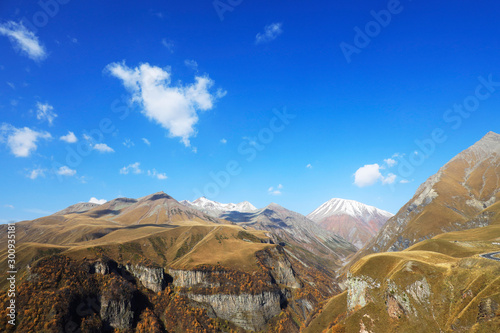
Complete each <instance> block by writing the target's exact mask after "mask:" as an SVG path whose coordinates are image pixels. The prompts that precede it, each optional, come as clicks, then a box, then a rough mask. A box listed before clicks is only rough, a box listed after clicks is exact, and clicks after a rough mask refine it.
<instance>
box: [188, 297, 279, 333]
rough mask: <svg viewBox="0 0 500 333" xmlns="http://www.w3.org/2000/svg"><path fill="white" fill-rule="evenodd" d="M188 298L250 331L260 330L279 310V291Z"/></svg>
mask: <svg viewBox="0 0 500 333" xmlns="http://www.w3.org/2000/svg"><path fill="white" fill-rule="evenodd" d="M186 296H188V297H189V298H190V299H192V300H194V301H197V302H201V303H206V304H208V305H210V307H211V308H212V309H213V311H214V313H215V314H216V315H217V317H219V318H222V319H225V320H228V321H230V322H232V323H234V324H235V325H238V326H239V327H242V328H244V329H246V330H251V331H261V330H264V329H265V328H266V324H267V322H268V321H269V320H270V319H271V318H273V317H274V316H276V315H278V314H279V313H280V312H281V298H282V296H281V293H280V292H279V291H278V292H263V293H260V294H256V295H251V294H240V295H222V294H215V295H198V294H187V295H186Z"/></svg>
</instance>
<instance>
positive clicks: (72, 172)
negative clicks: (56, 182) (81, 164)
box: [56, 166, 76, 177]
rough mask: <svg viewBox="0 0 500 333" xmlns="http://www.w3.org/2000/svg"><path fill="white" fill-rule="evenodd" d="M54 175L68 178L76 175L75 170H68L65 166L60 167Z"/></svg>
mask: <svg viewBox="0 0 500 333" xmlns="http://www.w3.org/2000/svg"><path fill="white" fill-rule="evenodd" d="M56 173H57V174H58V175H60V176H68V177H71V176H74V175H75V174H76V170H73V169H70V168H68V167H67V166H62V167H60V168H59V169H58V170H57V171H56Z"/></svg>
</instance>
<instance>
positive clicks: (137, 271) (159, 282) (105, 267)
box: [92, 258, 167, 292]
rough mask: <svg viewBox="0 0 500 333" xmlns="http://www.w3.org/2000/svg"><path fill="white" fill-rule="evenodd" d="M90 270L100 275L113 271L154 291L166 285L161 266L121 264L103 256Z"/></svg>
mask: <svg viewBox="0 0 500 333" xmlns="http://www.w3.org/2000/svg"><path fill="white" fill-rule="evenodd" d="M92 272H93V273H98V274H102V275H106V274H110V273H112V272H113V273H115V274H117V275H119V276H122V277H123V278H125V279H126V280H128V281H133V280H135V279H136V280H138V281H139V282H141V284H142V285H143V286H144V287H146V288H147V289H149V290H152V291H154V292H159V291H162V290H163V289H165V287H166V285H167V279H166V277H165V272H164V271H163V268H161V267H148V266H144V265H131V264H127V265H125V266H121V265H118V264H117V263H116V262H115V261H113V260H110V259H107V258H104V259H102V260H101V259H100V260H97V261H95V262H94V263H93V265H92ZM134 278H135V279H134Z"/></svg>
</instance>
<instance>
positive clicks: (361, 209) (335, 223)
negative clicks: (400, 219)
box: [307, 198, 393, 248]
mask: <svg viewBox="0 0 500 333" xmlns="http://www.w3.org/2000/svg"><path fill="white" fill-rule="evenodd" d="M392 216H393V214H391V213H389V212H386V211H384V210H381V209H378V208H376V207H373V206H368V205H365V204H363V203H361V202H358V201H354V200H346V199H339V198H334V199H331V200H328V201H327V202H325V203H324V204H322V205H321V206H320V207H318V208H317V209H316V210H314V211H313V212H312V213H310V214H309V215H307V217H308V218H309V219H310V220H313V221H314V222H316V223H318V224H319V225H320V226H322V227H323V228H325V229H327V230H331V231H333V232H335V233H337V234H339V235H340V236H342V237H344V238H345V239H347V240H348V241H350V242H351V243H353V244H354V245H355V246H357V247H358V248H361V247H363V246H364V245H365V244H366V243H367V242H368V241H369V240H370V239H371V238H372V237H373V236H375V235H376V234H377V232H378V230H379V229H380V228H381V227H382V226H383V225H384V223H385V222H386V221H387V220H388V219H390V218H391V217H392Z"/></svg>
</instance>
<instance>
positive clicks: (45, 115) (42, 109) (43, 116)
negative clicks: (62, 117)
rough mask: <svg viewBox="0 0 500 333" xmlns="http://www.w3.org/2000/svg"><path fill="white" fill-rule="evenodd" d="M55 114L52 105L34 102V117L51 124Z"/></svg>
mask: <svg viewBox="0 0 500 333" xmlns="http://www.w3.org/2000/svg"><path fill="white" fill-rule="evenodd" d="M56 117H57V114H56V113H55V112H54V107H53V106H52V105H50V104H49V103H45V104H43V103H40V102H37V103H36V119H38V120H41V121H44V120H47V122H48V123H49V125H52V123H53V121H54V119H55V118H56Z"/></svg>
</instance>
